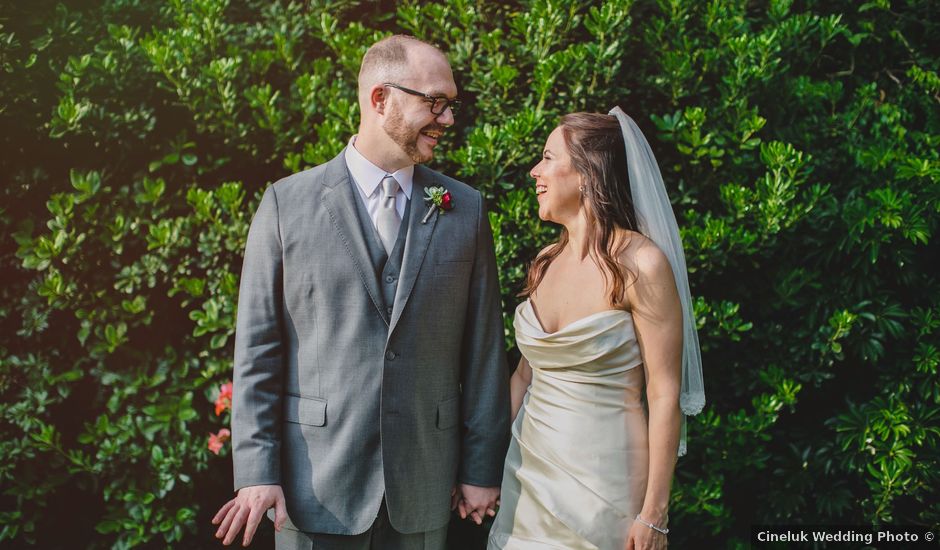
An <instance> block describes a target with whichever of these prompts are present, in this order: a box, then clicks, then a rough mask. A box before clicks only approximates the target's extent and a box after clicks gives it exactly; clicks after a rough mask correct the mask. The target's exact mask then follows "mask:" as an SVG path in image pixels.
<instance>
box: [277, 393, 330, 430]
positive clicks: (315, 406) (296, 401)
mask: <svg viewBox="0 0 940 550" xmlns="http://www.w3.org/2000/svg"><path fill="white" fill-rule="evenodd" d="M284 421H285V422H294V423H296V424H305V425H307V426H324V425H326V400H325V399H318V398H316V397H301V396H299V395H285V396H284Z"/></svg>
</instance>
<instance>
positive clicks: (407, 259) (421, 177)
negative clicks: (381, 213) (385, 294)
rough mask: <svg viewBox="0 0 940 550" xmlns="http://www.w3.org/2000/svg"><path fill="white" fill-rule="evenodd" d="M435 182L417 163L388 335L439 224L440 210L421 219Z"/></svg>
mask: <svg viewBox="0 0 940 550" xmlns="http://www.w3.org/2000/svg"><path fill="white" fill-rule="evenodd" d="M433 183H434V182H433V181H431V174H430V173H429V172H428V171H427V170H425V169H424V167H423V166H421V165H417V166H415V172H414V187H413V188H412V190H411V201H412V202H411V213H410V215H409V216H408V240H407V241H406V242H405V252H404V258H403V259H402V266H401V274H400V276H399V279H398V289H397V290H396V292H395V304H394V306H393V309H392V320H391V324H390V325H389V330H388V334H389V336H391V334H392V331H394V330H395V326H396V325H397V324H398V320H399V319H400V318H401V314H402V311H404V309H405V305H406V304H407V303H408V298H410V297H411V291H412V290H413V289H414V286H415V280H416V279H417V278H418V272H419V271H420V270H421V264H423V263H424V256H425V254H426V253H427V251H428V245H429V244H430V243H431V234H432V233H434V227H435V225H437V218H438V216H439V213H435V214H432V215H431V218H430V219H428V222H427V223H421V219H422V218H424V215H425V214H426V213H427V211H428V205H427V204H426V203H425V202H424V189H425V188H426V187H429V186H431V185H433Z"/></svg>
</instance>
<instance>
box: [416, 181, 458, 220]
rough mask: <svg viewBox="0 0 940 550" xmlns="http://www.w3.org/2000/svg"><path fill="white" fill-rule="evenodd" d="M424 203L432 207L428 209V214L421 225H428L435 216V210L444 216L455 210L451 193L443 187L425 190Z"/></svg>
mask: <svg viewBox="0 0 940 550" xmlns="http://www.w3.org/2000/svg"><path fill="white" fill-rule="evenodd" d="M424 201H425V202H427V203H430V205H431V206H430V207H429V208H428V213H427V214H425V215H424V218H423V219H422V220H421V223H428V220H429V219H431V214H433V213H434V211H435V210H440V211H441V214H444V213H446V212H449V211H451V210H453V209H454V199H453V198H451V196H450V191H448V190H447V189H444V188H443V187H427V188H425V190H424Z"/></svg>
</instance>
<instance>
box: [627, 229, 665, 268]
mask: <svg viewBox="0 0 940 550" xmlns="http://www.w3.org/2000/svg"><path fill="white" fill-rule="evenodd" d="M623 241H624V245H623V248H622V250H621V251H620V254H619V255H618V260H619V261H620V263H621V264H622V265H623V266H624V267H625V268H627V269H628V270H629V271H630V272H632V273H634V274H635V275H636V276H637V277H639V278H641V279H648V280H649V279H653V280H655V279H658V278H660V277H662V276H664V275H668V276H670V277H671V276H672V267H671V266H670V265H669V259H668V258H666V255H665V254H664V253H663V251H662V250H660V248H659V246H657V245H656V243H654V242H653V241H652V240H651V239H649V238H648V237H646V236H645V235H643V234H642V233H638V232H636V231H628V230H627V231H624V234H623Z"/></svg>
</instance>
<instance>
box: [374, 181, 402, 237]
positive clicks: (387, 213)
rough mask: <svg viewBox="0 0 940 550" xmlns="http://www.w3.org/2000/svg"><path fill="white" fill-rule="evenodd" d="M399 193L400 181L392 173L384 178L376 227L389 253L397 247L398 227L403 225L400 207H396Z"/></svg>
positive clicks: (376, 215)
mask: <svg viewBox="0 0 940 550" xmlns="http://www.w3.org/2000/svg"><path fill="white" fill-rule="evenodd" d="M397 194H398V182H397V181H396V180H395V178H394V177H392V176H391V175H390V174H389V175H387V176H385V177H384V178H382V197H381V198H380V200H381V202H380V203H379V211H378V212H376V214H375V227H376V229H378V231H379V238H381V239H382V245H384V246H385V252H386V253H387V254H391V253H392V249H393V248H395V240H396V239H398V228H399V226H401V218H400V217H399V216H398V209H397V208H395V195H397Z"/></svg>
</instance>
